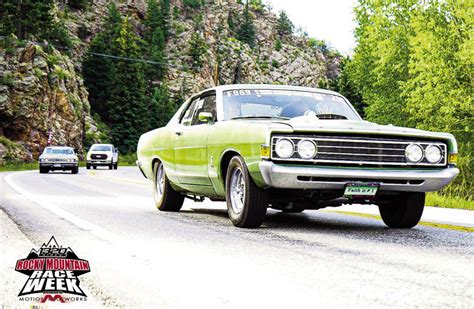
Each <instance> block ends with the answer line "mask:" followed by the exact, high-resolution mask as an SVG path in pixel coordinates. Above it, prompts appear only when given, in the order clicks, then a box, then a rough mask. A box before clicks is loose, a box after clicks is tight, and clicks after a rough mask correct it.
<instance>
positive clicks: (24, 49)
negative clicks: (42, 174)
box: [0, 43, 94, 163]
mask: <svg viewBox="0 0 474 309" xmlns="http://www.w3.org/2000/svg"><path fill="white" fill-rule="evenodd" d="M46 50H47V51H46ZM0 81H1V83H0V136H2V139H0V163H2V162H3V161H15V160H19V161H29V160H32V159H33V158H37V157H38V155H39V153H40V152H41V151H42V150H43V148H44V147H45V146H46V144H47V140H48V136H49V131H51V133H52V141H53V144H56V145H68V146H72V147H74V148H75V149H76V150H77V151H78V152H79V153H82V151H83V140H84V137H85V131H86V127H87V128H88V129H90V128H93V127H94V125H93V122H92V119H91V118H90V110H89V103H88V99H87V96H88V93H87V90H86V89H85V87H84V86H83V82H82V78H81V77H80V76H79V75H78V74H77V72H76V70H75V68H74V64H73V62H72V61H71V60H70V58H69V57H67V56H66V55H63V54H61V53H60V52H59V51H57V50H56V49H54V48H52V47H47V48H46V47H44V46H40V45H38V44H33V43H28V44H26V45H25V46H10V47H8V48H2V49H0Z"/></svg>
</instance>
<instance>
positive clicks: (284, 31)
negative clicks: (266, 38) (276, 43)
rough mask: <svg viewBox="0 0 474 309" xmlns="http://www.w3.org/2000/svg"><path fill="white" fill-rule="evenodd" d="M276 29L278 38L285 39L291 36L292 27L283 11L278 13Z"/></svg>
mask: <svg viewBox="0 0 474 309" xmlns="http://www.w3.org/2000/svg"><path fill="white" fill-rule="evenodd" d="M276 29H277V33H278V35H279V36H280V38H285V37H288V36H291V35H292V34H293V29H294V25H293V23H292V22H291V20H290V19H289V18H288V15H287V14H286V12H285V11H280V15H279V17H278V24H277V28H276Z"/></svg>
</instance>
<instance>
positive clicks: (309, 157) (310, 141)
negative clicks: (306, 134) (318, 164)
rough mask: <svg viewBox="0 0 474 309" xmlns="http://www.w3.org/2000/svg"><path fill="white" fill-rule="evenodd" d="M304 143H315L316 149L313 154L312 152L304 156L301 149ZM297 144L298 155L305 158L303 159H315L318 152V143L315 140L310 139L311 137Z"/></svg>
mask: <svg viewBox="0 0 474 309" xmlns="http://www.w3.org/2000/svg"><path fill="white" fill-rule="evenodd" d="M303 143H309V144H311V145H313V147H314V151H313V154H312V155H311V156H308V157H305V156H303V155H302V154H301V152H300V149H301V145H302V144H303ZM297 146H298V150H297V153H298V155H299V156H300V157H301V159H303V160H311V159H313V158H314V157H316V155H317V154H318V145H317V144H316V143H315V142H314V141H312V140H310V139H302V140H300V141H299V142H298V144H297Z"/></svg>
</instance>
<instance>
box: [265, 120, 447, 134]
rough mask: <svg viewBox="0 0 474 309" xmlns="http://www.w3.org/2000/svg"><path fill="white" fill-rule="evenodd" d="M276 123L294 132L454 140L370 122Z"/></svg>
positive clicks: (312, 121) (301, 121)
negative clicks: (386, 135) (385, 135)
mask: <svg viewBox="0 0 474 309" xmlns="http://www.w3.org/2000/svg"><path fill="white" fill-rule="evenodd" d="M274 123H278V124H285V125H286V126H288V127H291V129H292V131H293V132H333V133H363V134H389V135H395V136H396V135H399V136H419V137H428V138H441V139H444V140H446V139H452V138H453V135H452V134H449V133H439V132H430V131H424V130H419V129H411V128H405V127H397V126H392V125H379V124H376V123H373V122H369V121H355V120H319V119H315V118H314V117H310V116H308V117H306V116H304V117H296V118H292V119H290V120H283V121H282V120H278V121H274Z"/></svg>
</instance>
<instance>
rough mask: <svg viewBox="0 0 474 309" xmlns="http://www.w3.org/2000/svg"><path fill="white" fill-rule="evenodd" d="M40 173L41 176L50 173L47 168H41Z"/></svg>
mask: <svg viewBox="0 0 474 309" xmlns="http://www.w3.org/2000/svg"><path fill="white" fill-rule="evenodd" d="M39 172H40V174H47V173H48V172H49V171H48V168H47V167H42V166H40V168H39Z"/></svg>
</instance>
